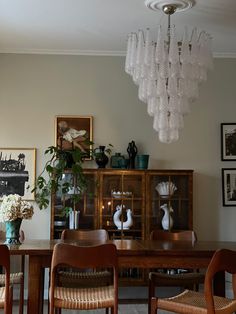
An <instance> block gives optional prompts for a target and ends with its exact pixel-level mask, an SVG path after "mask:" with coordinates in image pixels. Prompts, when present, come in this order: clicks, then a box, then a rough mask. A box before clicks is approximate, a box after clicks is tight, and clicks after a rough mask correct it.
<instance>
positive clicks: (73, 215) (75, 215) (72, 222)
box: [69, 208, 80, 229]
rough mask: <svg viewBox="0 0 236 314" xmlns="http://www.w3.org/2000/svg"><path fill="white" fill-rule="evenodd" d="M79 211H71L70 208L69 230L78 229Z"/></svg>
mask: <svg viewBox="0 0 236 314" xmlns="http://www.w3.org/2000/svg"><path fill="white" fill-rule="evenodd" d="M79 214H80V211H79V210H75V211H74V210H73V209H72V208H71V210H70V212H69V229H78V228H79Z"/></svg>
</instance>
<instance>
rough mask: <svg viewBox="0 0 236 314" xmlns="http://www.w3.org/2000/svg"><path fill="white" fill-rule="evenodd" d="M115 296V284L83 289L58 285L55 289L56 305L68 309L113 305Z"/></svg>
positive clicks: (88, 308) (86, 308) (89, 308)
mask: <svg viewBox="0 0 236 314" xmlns="http://www.w3.org/2000/svg"><path fill="white" fill-rule="evenodd" d="M114 297H115V295H114V287H113V286H104V287H97V288H81V289H76V288H65V287H56V288H55V290H54V304H55V307H61V308H66V309H78V308H79V309H81V310H92V309H97V308H104V307H112V306H113V305H114Z"/></svg>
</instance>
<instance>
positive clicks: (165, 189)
mask: <svg viewBox="0 0 236 314" xmlns="http://www.w3.org/2000/svg"><path fill="white" fill-rule="evenodd" d="M155 189H156V190H157V192H158V193H159V194H160V197H161V198H168V197H170V196H172V195H173V194H174V192H175V191H176V190H177V187H176V186H175V184H174V183H173V182H169V181H166V182H160V183H158V184H157V186H156V187H155Z"/></svg>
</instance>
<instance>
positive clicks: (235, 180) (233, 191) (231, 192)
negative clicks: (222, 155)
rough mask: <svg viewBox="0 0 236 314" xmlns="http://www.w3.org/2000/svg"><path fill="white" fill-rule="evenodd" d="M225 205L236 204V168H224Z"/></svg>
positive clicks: (223, 189) (223, 190)
mask: <svg viewBox="0 0 236 314" xmlns="http://www.w3.org/2000/svg"><path fill="white" fill-rule="evenodd" d="M222 200H223V206H236V168H222Z"/></svg>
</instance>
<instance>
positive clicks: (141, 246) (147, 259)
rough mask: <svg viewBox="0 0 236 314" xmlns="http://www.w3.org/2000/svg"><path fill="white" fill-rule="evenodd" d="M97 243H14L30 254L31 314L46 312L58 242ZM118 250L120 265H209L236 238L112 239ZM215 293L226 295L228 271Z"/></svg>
mask: <svg viewBox="0 0 236 314" xmlns="http://www.w3.org/2000/svg"><path fill="white" fill-rule="evenodd" d="M59 242H64V243H70V244H73V245H80V246H91V245H97V244H100V243H97V242H96V241H93V242H91V241H62V240H27V241H25V242H24V243H22V244H21V245H19V246H10V253H11V255H25V256H28V257H29V269H28V303H27V313H28V314H41V313H43V291H44V270H45V268H47V267H50V263H51V257H52V252H53V248H54V246H55V244H56V243H59ZM108 242H111V243H114V244H115V245H116V247H117V252H118V265H119V268H143V269H149V268H206V267H207V266H208V264H209V262H210V260H211V258H212V256H213V254H214V252H215V251H216V250H218V249H222V248H228V249H231V250H236V243H235V242H212V241H197V242H189V241H188V242H186V241H153V240H127V239H124V240H111V241H108ZM214 288H215V294H217V295H224V288H225V286H224V274H222V273H219V274H217V276H216V278H215V282H214Z"/></svg>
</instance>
